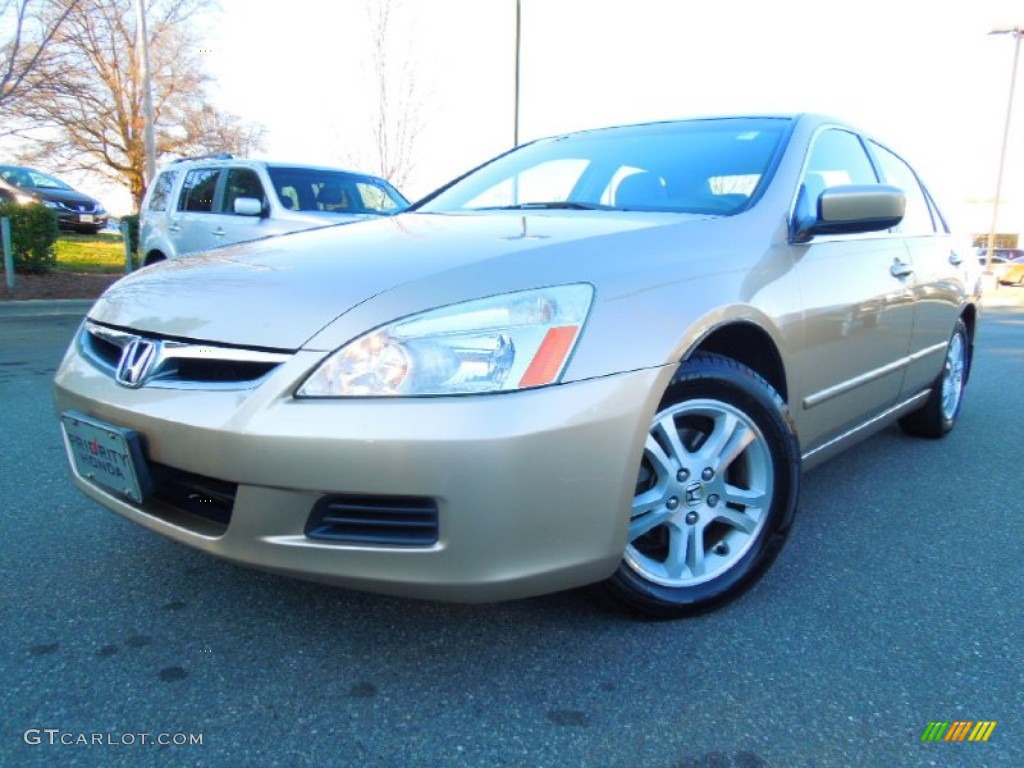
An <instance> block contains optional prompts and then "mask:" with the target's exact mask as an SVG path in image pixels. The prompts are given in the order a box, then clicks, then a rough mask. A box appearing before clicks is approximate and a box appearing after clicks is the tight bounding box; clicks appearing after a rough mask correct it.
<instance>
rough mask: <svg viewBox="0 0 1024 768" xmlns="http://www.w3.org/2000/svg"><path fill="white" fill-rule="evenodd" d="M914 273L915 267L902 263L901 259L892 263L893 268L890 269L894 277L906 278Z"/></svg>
mask: <svg viewBox="0 0 1024 768" xmlns="http://www.w3.org/2000/svg"><path fill="white" fill-rule="evenodd" d="M913 271H914V267H913V266H911V265H910V264H907V263H906V262H905V261H900V260H899V259H896V261H894V262H893V263H892V267H890V268H889V273H890V274H891V275H892V276H893V277H906V276H907V275H909V274H911V273H912V272H913Z"/></svg>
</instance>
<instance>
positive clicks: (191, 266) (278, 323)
mask: <svg viewBox="0 0 1024 768" xmlns="http://www.w3.org/2000/svg"><path fill="white" fill-rule="evenodd" d="M697 218H701V217H696V216H687V215H685V214H650V213H647V214H629V213H625V212H616V213H611V214H610V213H607V212H572V213H570V214H567V213H564V212H546V213H543V214H531V215H526V216H524V215H521V214H514V215H513V214H511V213H506V212H503V213H494V214H417V213H411V214H402V215H399V216H393V217H388V218H385V219H374V220H370V221H364V222H359V223H355V224H349V225H345V226H339V227H328V228H324V229H317V230H311V231H306V232H298V233H293V234H287V235H282V236H279V237H272V238H267V239H265V240H260V241H257V242H252V243H247V244H241V245H237V246H230V247H227V248H221V249H218V250H216V251H209V252H206V253H203V254H198V255H195V256H186V257H183V258H180V259H174V260H170V261H165V262H160V263H158V264H155V265H153V266H150V267H146V268H144V269H142V270H140V271H139V272H136V273H135V274H133V275H130V276H128V277H126V278H124V279H122V280H120V281H119V282H118V283H116V284H115V285H114V286H112V287H111V288H110V289H109V290H108V291H107V292H106V293H105V294H104V295H103V296H102V297H101V298H100V299H99V301H97V303H96V304H95V305H94V306H93V308H92V309H91V310H90V312H89V317H90V318H91V319H93V320H95V321H98V322H101V323H106V324H109V325H114V326H118V327H121V328H129V329H133V330H136V331H140V332H149V333H154V334H159V335H163V336H173V337H177V338H185V339H194V340H202V341H208V342H217V343H223V344H235V345H240V346H249V347H254V346H255V347H262V348H268V349H283V350H292V349H298V348H300V347H302V346H303V345H307V348H324V347H321V346H316V345H313V346H312V347H310V345H308V344H307V342H308V341H309V340H310V339H312V338H313V337H314V336H316V334H317V333H318V332H319V331H320V330H321V329H323V328H325V327H327V326H328V325H329V324H330V323H331V322H332V321H334V320H335V319H336V318H338V317H339V316H341V315H343V314H345V313H346V312H349V311H350V310H351V309H352V308H354V307H357V306H359V305H362V304H364V303H365V302H367V301H368V300H369V299H371V298H373V297H375V296H378V295H380V294H382V293H385V292H388V291H391V290H393V289H395V288H396V287H398V286H403V287H404V290H403V291H400V292H397V293H399V294H401V296H402V297H403V299H402V301H396V302H392V303H394V304H395V306H394V307H389V308H388V309H387V312H388V313H392V314H390V316H389V315H388V314H387V313H385V315H383V316H382V317H383V320H378V321H377V322H384V321H387V320H390V319H395V318H396V317H400V316H402V315H407V314H410V313H412V312H416V311H422V310H423V309H429V308H432V307H435V306H441V305H443V304H446V303H451V302H453V301H459V300H465V299H468V298H475V297H477V296H482V295H493V294H496V293H500V292H503V291H506V290H516V289H518V288H520V287H537V286H540V285H545V284H553V283H556V282H563V281H565V280H566V278H565V277H564V276H563V275H561V274H559V270H558V269H554V270H549V271H551V272H552V274H551V275H549V276H546V275H544V274H543V267H541V268H538V262H537V261H536V259H537V257H538V256H539V255H540V254H537V253H536V252H537V251H541V250H543V251H544V253H543V254H542V255H543V257H544V259H543V262H541V264H542V265H547V264H556V263H557V262H558V261H559V254H560V252H561V251H563V250H565V251H569V252H575V253H576V254H577V258H576V259H571V261H577V263H578V254H579V253H580V250H581V249H579V248H576V247H574V244H576V243H579V242H580V241H583V240H589V239H591V238H594V237H608V236H616V235H624V234H626V233H629V232H635V231H637V230H643V229H649V228H652V227H657V226H664V225H672V224H678V223H679V222H681V221H687V220H692V219H697ZM590 250H591V249H590V248H587V249H586V251H587V252H589V251H590ZM531 256H532V258H531ZM590 258H591V259H592V255H590ZM563 261H565V259H563ZM567 266H568V265H567ZM568 274H571V275H572V276H570V277H569V278H568V280H575V281H585V280H586V279H587V278H586V276H585V275H580V274H579V270H578V269H573V270H571V271H570V272H569V273H568ZM517 283H518V285H517ZM420 289H421V290H420ZM410 297H412V298H410ZM364 330H366V329H364ZM332 343H333V342H332Z"/></svg>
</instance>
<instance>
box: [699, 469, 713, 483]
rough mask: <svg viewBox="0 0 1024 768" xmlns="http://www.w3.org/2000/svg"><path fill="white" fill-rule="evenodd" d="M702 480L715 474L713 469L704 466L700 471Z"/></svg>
mask: <svg viewBox="0 0 1024 768" xmlns="http://www.w3.org/2000/svg"><path fill="white" fill-rule="evenodd" d="M700 476H701V479H702V480H710V479H711V478H713V477H714V476H715V470H713V469H712V468H711V467H704V471H703V472H701V473H700Z"/></svg>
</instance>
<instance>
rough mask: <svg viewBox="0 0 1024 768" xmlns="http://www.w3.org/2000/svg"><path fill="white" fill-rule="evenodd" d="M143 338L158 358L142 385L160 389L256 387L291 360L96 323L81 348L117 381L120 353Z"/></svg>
mask: <svg viewBox="0 0 1024 768" xmlns="http://www.w3.org/2000/svg"><path fill="white" fill-rule="evenodd" d="M138 339H144V340H146V341H151V342H154V344H155V345H156V359H155V360H154V361H153V362H152V364H151V365H150V367H149V370H148V373H147V374H146V377H145V381H144V382H143V384H142V386H145V387H151V388H156V389H202V390H238V389H251V388H253V387H256V386H258V385H259V384H260V383H261V382H262V381H263V380H264V379H266V378H267V377H268V376H269V375H270V374H271V373H272V372H273V371H274V370H275V369H276V368H277V367H278V366H279V365H281V364H282V363H284V362H285V361H286V360H288V359H289V358H291V355H290V354H288V353H285V352H268V351H265V350H258V349H242V348H239V347H222V346H217V345H214V344H200V343H196V342H187V341H178V340H174V339H164V338H161V337H159V336H148V335H144V334H136V333H131V332H129V331H123V330H120V329H118V328H111V327H110V326H106V325H100V324H99V323H96V322H93V321H91V320H86V321H85V323H84V324H83V325H82V330H81V332H80V333H79V336H78V348H79V350H80V351H81V352H82V355H83V356H84V357H85V358H86V359H88V360H89V361H90V362H91V363H92V364H93V365H95V366H96V367H97V368H99V369H100V370H102V371H103V372H105V373H107V374H108V375H109V376H110V377H111V378H115V377H116V374H117V369H118V365H119V363H120V359H121V353H122V352H123V351H124V349H125V348H126V347H127V346H128V345H129V344H131V343H132V342H133V341H135V340H138ZM195 374H204V375H202V376H197V375H195Z"/></svg>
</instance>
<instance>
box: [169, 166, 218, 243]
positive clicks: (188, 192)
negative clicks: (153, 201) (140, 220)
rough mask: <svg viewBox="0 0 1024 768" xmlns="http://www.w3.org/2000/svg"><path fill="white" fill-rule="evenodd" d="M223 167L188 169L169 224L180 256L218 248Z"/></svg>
mask: <svg viewBox="0 0 1024 768" xmlns="http://www.w3.org/2000/svg"><path fill="white" fill-rule="evenodd" d="M221 173H222V169H220V168H216V167H212V168H191V169H189V170H188V171H186V172H185V180H184V181H183V182H182V185H181V193H180V194H179V196H178V204H177V207H176V209H175V211H174V214H173V215H172V216H171V219H170V223H169V225H168V231H169V232H170V239H171V242H172V243H173V244H174V247H175V254H174V255H176V256H183V255H185V254H187V253H195V252H196V251H203V250H206V249H207V248H215V247H216V246H217V245H219V243H217V242H216V241H215V238H214V237H213V235H212V231H213V229H214V227H215V226H216V218H215V214H214V200H215V199H216V195H217V185H218V184H219V183H220V179H221Z"/></svg>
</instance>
